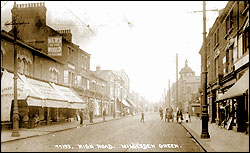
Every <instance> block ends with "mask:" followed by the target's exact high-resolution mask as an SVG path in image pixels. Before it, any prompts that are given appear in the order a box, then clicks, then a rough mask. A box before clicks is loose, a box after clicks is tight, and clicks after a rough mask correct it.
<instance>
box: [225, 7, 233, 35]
mask: <svg viewBox="0 0 250 153" xmlns="http://www.w3.org/2000/svg"><path fill="white" fill-rule="evenodd" d="M232 28H233V11H231V12H230V14H229V16H228V17H227V19H226V34H230V33H231V32H232Z"/></svg>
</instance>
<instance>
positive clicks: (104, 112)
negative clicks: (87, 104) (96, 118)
mask: <svg viewBox="0 0 250 153" xmlns="http://www.w3.org/2000/svg"><path fill="white" fill-rule="evenodd" d="M105 116H106V109H105V108H104V110H103V113H102V118H103V121H105Z"/></svg>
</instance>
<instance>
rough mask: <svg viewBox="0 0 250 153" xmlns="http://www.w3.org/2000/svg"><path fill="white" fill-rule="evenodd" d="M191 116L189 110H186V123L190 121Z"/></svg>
mask: <svg viewBox="0 0 250 153" xmlns="http://www.w3.org/2000/svg"><path fill="white" fill-rule="evenodd" d="M189 118H190V115H189V114H188V112H186V114H185V120H186V123H188V121H189Z"/></svg>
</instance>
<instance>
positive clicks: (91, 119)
mask: <svg viewBox="0 0 250 153" xmlns="http://www.w3.org/2000/svg"><path fill="white" fill-rule="evenodd" d="M89 119H90V121H89V122H90V123H94V122H93V111H92V110H90V111H89Z"/></svg>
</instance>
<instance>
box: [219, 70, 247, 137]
mask: <svg viewBox="0 0 250 153" xmlns="http://www.w3.org/2000/svg"><path fill="white" fill-rule="evenodd" d="M216 102H217V108H218V110H217V113H218V117H219V120H220V125H221V126H223V127H225V128H227V129H235V130H236V131H238V132H246V133H248V132H249V69H248V70H246V71H245V73H244V74H243V76H242V77H241V78H240V79H239V80H238V81H236V83H235V84H234V85H233V86H232V87H231V88H229V90H228V91H227V92H225V94H223V95H222V96H221V97H220V98H218V99H217V100H216Z"/></svg>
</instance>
